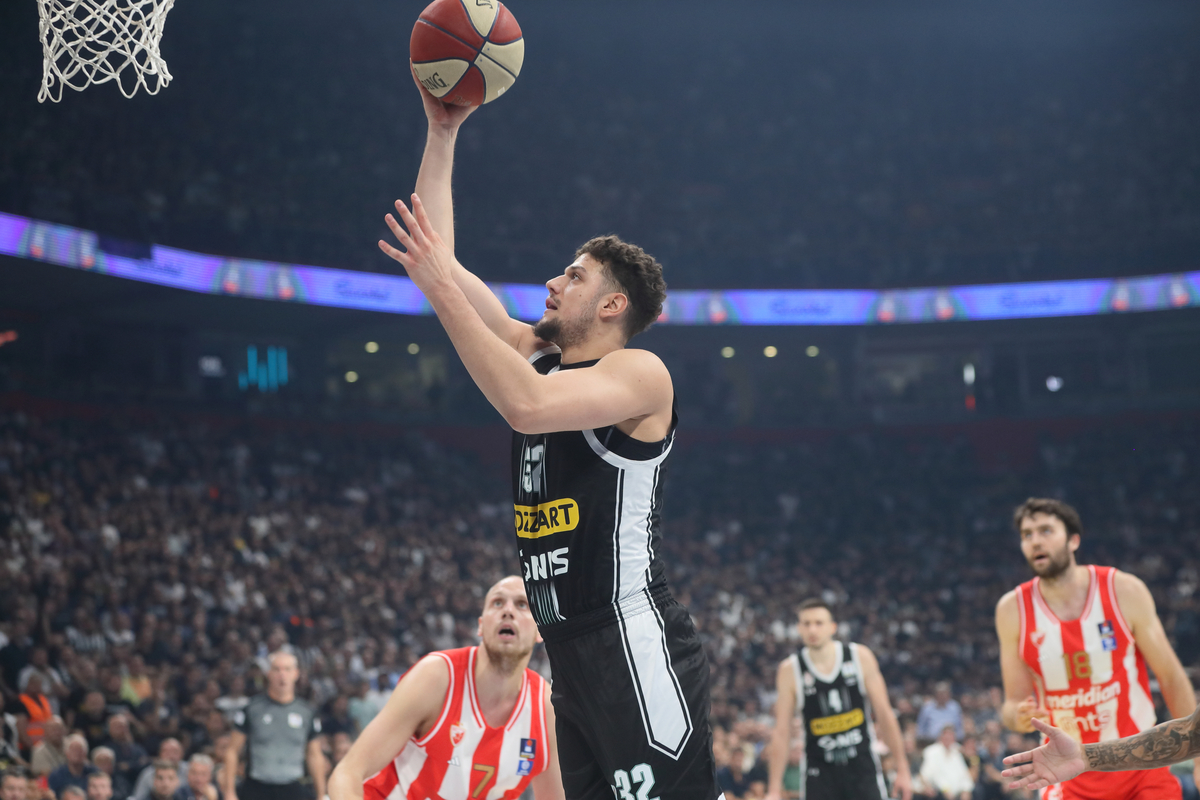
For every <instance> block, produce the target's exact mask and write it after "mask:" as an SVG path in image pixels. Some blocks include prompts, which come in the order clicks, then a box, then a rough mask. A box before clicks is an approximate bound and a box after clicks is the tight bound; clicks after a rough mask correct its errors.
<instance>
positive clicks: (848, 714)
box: [767, 598, 912, 800]
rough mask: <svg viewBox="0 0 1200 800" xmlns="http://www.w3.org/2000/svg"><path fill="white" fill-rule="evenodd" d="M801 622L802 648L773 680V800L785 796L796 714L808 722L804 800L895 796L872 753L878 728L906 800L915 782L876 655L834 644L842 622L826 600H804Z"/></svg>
mask: <svg viewBox="0 0 1200 800" xmlns="http://www.w3.org/2000/svg"><path fill="white" fill-rule="evenodd" d="M797 616H798V617H799V621H798V623H797V628H798V629H799V631H800V638H801V639H803V640H804V646H803V647H801V648H800V651H799V652H798V653H794V654H792V655H790V656H788V657H787V658H785V659H784V660H783V661H780V662H779V669H778V670H777V671H776V673H775V690H776V693H777V694H776V699H775V731H774V733H773V734H772V736H771V742H770V744H769V745H768V746H767V757H768V761H769V763H770V773H769V777H768V780H767V798H768V800H779V798H780V797H782V796H783V773H784V770H785V769H786V767H787V760H788V752H789V751H790V750H791V747H792V718H793V717H795V716H796V714H797V713H799V714H800V715H801V716H802V717H803V718H804V738H805V748H804V749H805V753H806V754H807V762H808V763H807V765H806V768H805V769H804V771H803V773H802V774H803V778H802V782H803V786H804V792H803V794H804V797H805V798H807V800H867V799H868V798H879V799H880V800H882V798H886V797H889V796H890V795H889V794H888V791H887V784H886V783H885V782H884V779H883V769H882V767H881V765H880V763H879V757H878V756H877V755H876V754H875V750H874V747H873V745H874V744H875V738H876V737H875V724H876V723H877V724H878V725H879V728H880V738H882V739H883V741H884V743H885V744H886V745H887V746H888V749H889V750H891V752H892V753H894V754H895V756H896V787H895V788H896V791H897V792H899V794H900V796H901V797H902V798H903V799H904V800H909V798H911V797H912V776H911V775H910V773H909V768H908V758H907V757H906V756H905V754H904V738H903V736H902V735H901V733H900V724H899V723H898V722H897V721H896V714H895V712H893V711H892V704H891V701H890V700H889V699H888V692H887V686H886V685H885V684H884V682H883V674H882V673H881V672H880V671H879V662H878V661H876V660H875V654H874V653H872V652H871V651H870V649H869V648H867V647H866V645H861V644H855V643H854V642H850V643H847V644H843V643H841V642H839V641H837V640H836V639H834V635H835V634H836V633H837V622H835V621H834V619H833V610H832V609H831V608H830V607H829V604H828V603H826V602H825V601H824V600H821V599H819V598H812V599H809V600H805V601H804V602H803V603H801V604H800V607H799V609H798V610H797ZM872 711H873V712H874V713H872ZM872 717H873V719H872Z"/></svg>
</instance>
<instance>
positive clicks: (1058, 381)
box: [1046, 375, 1063, 392]
mask: <svg viewBox="0 0 1200 800" xmlns="http://www.w3.org/2000/svg"><path fill="white" fill-rule="evenodd" d="M1046 388H1047V389H1049V390H1050V391H1052V392H1057V391H1058V390H1060V389H1062V388H1063V379H1062V378H1060V377H1058V376H1057V375H1050V376H1048V377H1047V378H1046Z"/></svg>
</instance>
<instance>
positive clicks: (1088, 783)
mask: <svg viewBox="0 0 1200 800" xmlns="http://www.w3.org/2000/svg"><path fill="white" fill-rule="evenodd" d="M1013 524H1014V527H1015V528H1016V529H1017V533H1018V534H1019V535H1020V542H1021V552H1022V554H1023V555H1024V556H1025V559H1026V561H1028V562H1029V566H1030V567H1031V568H1032V569H1033V572H1034V575H1035V577H1034V578H1033V580H1031V581H1028V582H1026V583H1023V584H1021V585H1020V586H1018V587H1017V588H1016V589H1014V590H1013V591H1011V592H1009V593H1008V594H1006V595H1004V597H1002V598H1001V599H1000V602H999V603H998V604H997V606H996V633H997V635H998V636H999V638H1000V670H1001V674H1002V676H1003V679H1004V706H1003V709H1002V715H1003V717H1004V724H1005V725H1006V726H1008V728H1009V729H1011V730H1014V731H1019V732H1029V731H1033V730H1035V726H1034V724H1033V720H1034V719H1039V720H1042V721H1043V722H1052V723H1053V724H1054V725H1055V726H1057V727H1058V728H1061V729H1062V730H1063V731H1065V732H1066V733H1067V734H1069V735H1070V736H1071V737H1072V738H1073V739H1075V740H1076V741H1077V742H1079V743H1081V744H1083V745H1087V746H1090V745H1092V744H1096V743H1099V742H1110V741H1113V740H1116V739H1120V738H1122V737H1125V736H1130V735H1133V734H1137V733H1140V732H1142V731H1146V730H1149V729H1150V728H1152V727H1153V726H1154V724H1155V722H1156V721H1157V720H1156V717H1155V713H1154V701H1153V699H1152V698H1151V696H1150V682H1149V678H1148V676H1147V667H1149V669H1151V670H1153V671H1154V674H1155V676H1156V677H1157V678H1158V682H1159V688H1160V690H1161V692H1162V696H1163V699H1164V700H1165V701H1166V703H1167V708H1169V709H1170V711H1171V714H1172V715H1174V716H1177V717H1182V716H1185V715H1187V714H1188V713H1190V712H1191V711H1192V709H1193V708H1194V707H1195V705H1196V697H1195V693H1194V692H1193V691H1192V684H1191V681H1190V680H1189V679H1188V677H1187V674H1186V673H1185V672H1184V671H1183V666H1182V665H1181V664H1180V663H1179V659H1178V657H1176V655H1175V652H1174V651H1173V650H1172V649H1171V644H1170V642H1168V641H1167V635H1166V633H1165V632H1164V631H1163V626H1162V622H1161V621H1159V619H1158V613H1157V612H1156V610H1155V607H1154V598H1153V597H1151V595H1150V590H1149V589H1147V588H1146V584H1144V583H1143V582H1142V581H1141V580H1139V579H1138V578H1136V577H1134V576H1133V575H1130V574H1128V573H1125V572H1120V571H1119V570H1116V569H1114V568H1112V567H1100V566H1094V565H1092V566H1081V565H1079V564H1077V563H1076V561H1075V552H1076V551H1077V550H1078V549H1079V544H1080V538H1081V536H1082V533H1083V524H1082V522H1081V521H1080V518H1079V514H1078V513H1077V512H1076V511H1075V509H1073V508H1072V507H1071V506H1069V505H1067V504H1066V503H1063V502H1061V501H1059V500H1052V499H1046V498H1030V499H1028V500H1026V501H1025V502H1024V503H1022V504H1021V505H1020V506H1018V507H1017V509H1016V510H1015V512H1014V513H1013ZM1198 771H1200V770H1198ZM1043 797H1044V798H1046V800H1057V798H1080V799H1081V800H1109V798H1111V799H1112V800H1117V799H1118V798H1121V799H1122V800H1124V799H1125V798H1133V799H1135V800H1151V798H1153V800H1168V798H1172V797H1174V798H1178V797H1180V788H1179V782H1178V781H1176V780H1175V778H1174V777H1172V776H1171V774H1170V773H1169V772H1168V771H1167V770H1166V769H1158V770H1152V771H1143V772H1116V773H1112V774H1109V775H1096V774H1093V773H1087V774H1084V775H1080V776H1079V777H1077V778H1075V779H1073V780H1070V781H1067V782H1066V783H1062V784H1059V785H1056V786H1052V787H1050V788H1048V789H1046V790H1045V793H1044V794H1043Z"/></svg>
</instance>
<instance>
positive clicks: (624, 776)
mask: <svg viewBox="0 0 1200 800" xmlns="http://www.w3.org/2000/svg"><path fill="white" fill-rule="evenodd" d="M635 787H636V789H637V792H636V793H635V792H634V789H635ZM653 788H654V770H652V769H651V768H650V765H649V764H638V765H637V766H636V767H634V768H633V769H631V770H629V772H626V771H625V770H623V769H619V770H617V771H616V772H614V773H613V794H615V795H616V797H617V800H658V798H657V797H651V796H650V791H651V790H652V789H653Z"/></svg>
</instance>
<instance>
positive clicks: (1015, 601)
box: [996, 586, 1021, 633]
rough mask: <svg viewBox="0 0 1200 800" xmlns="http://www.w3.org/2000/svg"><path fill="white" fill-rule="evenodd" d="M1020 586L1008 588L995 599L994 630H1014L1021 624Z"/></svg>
mask: <svg viewBox="0 0 1200 800" xmlns="http://www.w3.org/2000/svg"><path fill="white" fill-rule="evenodd" d="M1020 591H1021V587H1019V586H1018V587H1017V588H1016V589H1010V590H1008V591H1007V592H1005V593H1004V594H1003V596H1001V598H1000V599H999V600H997V601H996V630H997V631H998V632H1001V633H1003V632H1004V631H1006V630H1009V629H1011V630H1016V629H1017V627H1018V626H1020V624H1021V597H1020Z"/></svg>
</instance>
